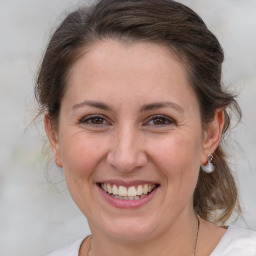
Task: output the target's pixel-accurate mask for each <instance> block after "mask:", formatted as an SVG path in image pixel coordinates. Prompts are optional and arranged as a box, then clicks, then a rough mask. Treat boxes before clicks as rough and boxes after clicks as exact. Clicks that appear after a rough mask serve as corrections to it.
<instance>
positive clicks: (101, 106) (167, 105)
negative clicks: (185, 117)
mask: <svg viewBox="0 0 256 256" xmlns="http://www.w3.org/2000/svg"><path fill="white" fill-rule="evenodd" d="M84 106H89V107H94V108H99V109H102V110H107V111H112V108H111V107H110V106H108V105H107V104H105V103H103V102H100V101H92V100H85V101H83V102H81V103H78V104H76V105H74V106H73V107H72V109H73V110H76V109H78V108H81V107H84ZM159 108H174V109H176V110H177V111H179V112H184V109H183V108H182V107H181V106H180V105H178V104H176V103H174V102H170V101H165V102H155V103H150V104H145V105H143V106H142V107H141V108H140V112H145V111H150V110H155V109H159Z"/></svg>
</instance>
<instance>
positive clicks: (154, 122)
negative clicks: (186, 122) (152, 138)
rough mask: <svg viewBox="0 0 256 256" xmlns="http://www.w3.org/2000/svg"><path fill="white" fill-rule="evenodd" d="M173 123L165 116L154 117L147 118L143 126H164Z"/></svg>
mask: <svg viewBox="0 0 256 256" xmlns="http://www.w3.org/2000/svg"><path fill="white" fill-rule="evenodd" d="M174 123H175V122H174V121H173V120H172V119H171V118H169V117H167V116H165V115H154V116H151V117H150V118H149V121H147V122H146V124H145V125H150V126H166V125H171V124H174Z"/></svg>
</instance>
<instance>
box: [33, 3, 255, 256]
mask: <svg viewBox="0 0 256 256" xmlns="http://www.w3.org/2000/svg"><path fill="white" fill-rule="evenodd" d="M222 62H223V52H222V48H221V46H220V44H219V42H218V41H217V39H216V37H215V36H214V35H213V34H212V33H211V32H210V31H209V30H208V29H207V27H206V26H205V24H204V22H203V21H202V20H201V18H200V17H199V16H198V15H197V14H195V13H194V12H193V11H192V10H190V9H189V8H187V7H186V6H184V5H182V4H180V3H177V2H175V1H171V0H158V1H153V0H139V1H137V0H101V1H99V2H98V3H97V4H96V5H94V6H91V7H90V8H81V9H79V10H77V11H75V12H73V13H71V14H69V15H68V17H67V18H66V19H65V20H64V21H63V23H62V24H61V25H60V27H59V28H58V29H57V30H56V32H55V33H54V35H53V36H52V38H51V40H50V43H49V45H48V48H47V50H46V53H45V56H44V59H43V62H42V66H41V69H40V72H39V75H38V81H37V86H36V96H37V99H38V101H39V104H40V106H41V113H44V114H45V129H46V133H47V135H48V138H49V142H50V146H51V148H52V151H53V154H54V159H55V162H56V164H57V165H58V166H59V167H61V168H63V171H64V174H65V178H66V182H67V186H68V189H69V191H70V193H71V196H72V198H73V200H74V201H75V203H76V204H77V206H78V207H79V208H80V210H81V212H82V213H83V214H84V215H85V216H86V218H87V219H88V223H89V226H90V229H91V233H92V235H91V236H90V237H88V238H86V239H84V240H81V241H77V242H76V243H74V244H72V245H70V246H68V247H65V248H62V249H60V250H57V251H55V252H53V253H52V254H50V255H51V256H53V255H55V256H56V255H62V256H69V255H70V256H71V255H72V256H78V255H79V256H86V255H90V256H101V255H102V256H103V255H104V256H108V255H112V256H113V255H133V256H134V255H147V256H150V255H160V256H162V255H168V256H169V255H197V256H200V255H212V256H217V255H232V256H235V255H246V256H250V255H256V234H255V232H252V231H246V230H240V229H237V228H233V227H230V228H228V229H227V228H224V227H223V225H224V224H225V222H226V221H227V219H228V218H229V217H230V215H231V214H232V212H234V211H235V210H237V211H239V202H238V196H237V188H236V185H235V182H234V179H233V176H232V173H231V170H230V168H229V166H228V164H227V162H226V160H225V152H224V151H223V149H222V147H221V145H220V143H221V141H223V137H224V135H225V133H226V132H227V131H228V129H229V123H230V118H229V114H228V111H227V110H228V108H230V107H231V106H232V107H233V111H235V112H237V113H238V114H239V115H240V109H239V106H238V104H237V103H236V101H235V99H234V96H233V95H231V94H230V93H228V92H225V91H224V90H223V88H222V87H221V65H222Z"/></svg>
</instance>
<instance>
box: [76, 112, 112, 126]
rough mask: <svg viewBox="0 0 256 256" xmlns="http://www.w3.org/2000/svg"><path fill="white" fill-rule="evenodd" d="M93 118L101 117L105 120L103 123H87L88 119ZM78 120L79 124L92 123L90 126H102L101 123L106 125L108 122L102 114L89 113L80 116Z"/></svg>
mask: <svg viewBox="0 0 256 256" xmlns="http://www.w3.org/2000/svg"><path fill="white" fill-rule="evenodd" d="M93 118H101V119H103V120H104V121H105V122H104V123H103V124H93V123H89V122H88V121H89V120H90V119H93ZM78 122H79V123H80V124H86V125H92V126H102V125H106V124H110V122H109V120H108V118H107V117H106V116H104V115H102V114H91V115H87V116H83V117H81V118H80V119H79V120H78Z"/></svg>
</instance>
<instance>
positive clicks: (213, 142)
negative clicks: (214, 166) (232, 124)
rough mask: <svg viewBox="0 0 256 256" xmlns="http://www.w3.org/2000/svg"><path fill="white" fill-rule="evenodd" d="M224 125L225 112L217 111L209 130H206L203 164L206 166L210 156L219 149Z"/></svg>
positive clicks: (208, 127) (202, 156) (208, 126)
mask: <svg viewBox="0 0 256 256" xmlns="http://www.w3.org/2000/svg"><path fill="white" fill-rule="evenodd" d="M224 123H225V115H224V110H223V109H217V110H216V111H215V114H214V119H213V120H212V121H211V122H210V123H209V124H208V125H207V128H206V129H205V130H204V140H203V150H202V155H201V164H203V165H205V164H206V163H207V161H208V156H209V155H211V154H213V153H214V151H215V150H216V148H217V147H218V145H219V143H220V140H221V136H222V131H223V127H224Z"/></svg>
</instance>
